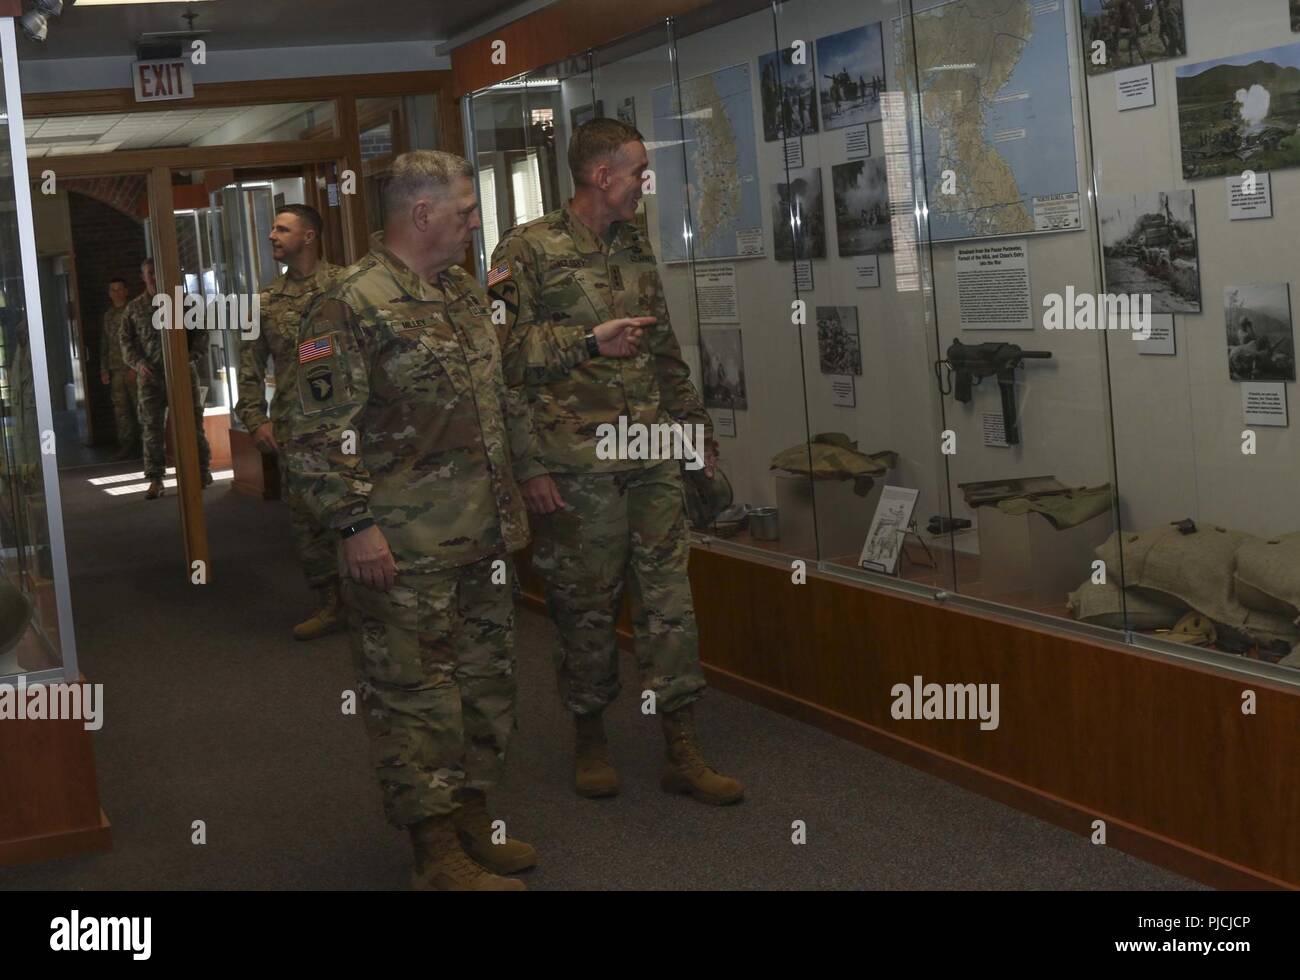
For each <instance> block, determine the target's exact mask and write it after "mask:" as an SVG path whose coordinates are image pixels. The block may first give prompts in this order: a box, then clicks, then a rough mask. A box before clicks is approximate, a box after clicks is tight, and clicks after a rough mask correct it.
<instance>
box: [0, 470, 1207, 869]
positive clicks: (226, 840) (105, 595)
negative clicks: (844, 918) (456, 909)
mask: <svg viewBox="0 0 1300 980" xmlns="http://www.w3.org/2000/svg"><path fill="white" fill-rule="evenodd" d="M114 472H124V473H125V472H130V470H129V469H124V468H123V467H121V466H119V467H117V468H116V469H112V468H98V469H80V470H72V471H68V472H66V473H65V474H64V477H63V489H64V512H65V519H66V525H67V539H68V550H69V561H70V565H71V571H72V597H73V607H74V610H75V614H76V628H77V645H78V649H79V651H80V663H81V667H82V670H83V672H84V673H85V674H86V676H87V677H88V678H89V679H90V680H91V681H94V682H101V683H103V684H104V685H105V724H104V728H103V730H102V731H101V732H100V733H99V734H98V735H97V737H96V740H95V752H96V761H97V767H98V772H99V789H100V796H101V800H102V803H103V807H104V809H105V811H106V812H107V813H108V816H109V819H110V820H111V822H112V824H113V840H114V848H113V851H112V852H110V853H107V854H101V855H94V856H89V857H80V858H70V859H65V860H60V861H52V862H47V863H43V864H38V865H29V866H22V867H16V868H0V888H59V889H117V888H128V889H129V888H200V889H220V888H231V889H281V888H294V889H303V888H318V889H394V888H404V887H405V886H406V881H407V875H408V871H409V867H410V865H409V849H408V844H407V843H406V840H405V838H404V836H403V835H401V834H400V833H398V832H397V831H395V830H393V829H391V828H390V827H389V826H388V825H387V824H386V823H385V822H384V820H383V817H382V813H381V810H380V805H379V795H378V791H377V788H376V786H375V784H374V782H373V777H372V776H371V773H370V770H369V766H368V762H367V747H366V737H365V733H364V731H363V729H362V724H361V721H360V719H359V718H357V717H355V716H345V715H343V714H342V713H341V711H340V703H341V702H340V699H341V697H342V692H343V691H345V690H348V689H350V688H352V687H353V686H354V679H353V675H352V670H351V661H350V657H349V654H348V649H347V638H346V637H345V636H333V637H329V638H328V639H325V640H322V641H317V642H315V643H312V644H297V643H294V642H293V640H292V639H291V638H290V637H289V629H290V627H291V626H292V625H293V624H294V623H295V622H296V621H298V620H299V619H301V618H303V617H304V615H305V613H306V612H307V611H308V609H309V599H310V596H309V594H308V592H307V590H306V587H305V585H304V584H303V582H302V580H301V577H300V574H299V572H298V570H297V567H296V562H295V560H294V557H293V553H292V548H291V544H290V539H289V528H288V515H287V510H286V509H285V508H284V505H283V504H280V503H264V502H261V501H258V500H253V499H250V498H247V497H243V496H240V495H238V494H235V493H234V492H233V491H232V490H231V489H230V485H229V483H228V482H219V483H218V484H217V485H215V486H214V487H212V488H211V489H209V490H208V491H207V493H206V505H207V516H208V527H209V536H210V539H211V542H212V553H213V562H214V568H213V574H212V581H211V583H210V584H209V585H207V586H205V587H201V588H200V587H194V586H191V585H189V584H187V577H186V575H185V571H184V568H183V560H182V551H181V542H180V535H179V528H178V515H177V504H176V497H175V496H174V494H169V495H168V496H167V497H164V498H163V499H162V500H159V501H145V500H144V499H143V498H142V496H141V494H139V493H134V494H128V495H122V496H110V495H108V494H106V493H104V492H103V489H102V488H99V487H95V486H92V485H91V484H90V483H88V482H87V481H88V480H89V479H90V478H91V477H95V476H102V475H106V474H109V473H114ZM554 645H555V639H554V634H553V630H552V627H551V625H550V623H549V622H548V621H547V620H545V619H544V618H542V617H539V616H536V615H534V614H531V613H526V612H525V613H521V615H520V617H519V623H518V659H519V678H520V684H519V689H520V705H519V733H518V736H517V738H516V740H515V742H514V745H513V747H512V756H511V759H510V763H509V769H508V774H507V778H506V781H505V783H504V785H503V786H502V787H500V789H499V790H498V791H497V792H496V794H495V796H494V800H495V804H496V810H497V811H498V815H499V816H501V817H503V818H504V819H505V820H506V821H507V824H508V827H509V831H510V833H511V834H512V835H516V836H518V837H520V838H522V839H525V840H528V841H530V842H532V843H534V844H536V845H537V847H538V849H539V852H540V857H541V863H540V866H539V867H538V868H537V869H536V870H534V871H532V872H529V873H528V874H527V875H526V877H527V880H528V884H529V886H530V887H531V888H535V889H708V888H727V889H767V888H804V889H822V888H837V889H864V888H865V889H895V888H897V889H926V888H929V889H967V888H972V889H1014V888H1025V889H1166V888H1173V889H1180V888H1196V887H1199V886H1198V885H1197V884H1196V883H1194V882H1191V881H1188V880H1187V879H1184V878H1181V877H1178V876H1176V875H1173V874H1170V873H1168V872H1165V871H1163V870H1161V869H1159V868H1155V867H1153V866H1151V865H1148V864H1145V863H1143V862H1141V861H1138V860H1135V859H1134V858H1131V857H1129V856H1127V855H1125V854H1122V853H1120V852H1119V851H1116V850H1113V849H1109V848H1106V847H1097V846H1093V845H1092V844H1090V843H1089V842H1088V841H1086V840H1084V839H1082V838H1080V837H1076V836H1073V835H1071V834H1068V833H1066V832H1065V831H1063V830H1060V829H1058V828H1056V827H1054V826H1052V825H1050V824H1046V823H1043V822H1040V821H1038V820H1036V819H1033V818H1031V817H1028V816H1025V815H1023V814H1021V813H1019V812H1017V811H1015V810H1011V809H1009V808H1007V807H1004V806H1001V805H999V804H996V803H993V802H990V801H988V800H986V799H984V798H983V797H980V796H976V795H974V794H971V793H968V792H966V791H964V790H961V789H957V788H955V787H953V786H951V785H949V784H947V783H944V782H942V781H940V780H938V779H934V778H932V777H930V776H928V775H925V774H922V773H920V772H918V771H916V770H913V769H910V768H908V767H906V766H903V765H901V764H899V763H896V762H893V761H891V760H889V759H886V758H884V757H882V756H879V755H876V754H874V753H871V752H868V751H866V750H864V749H861V748H859V747H857V746H855V745H853V744H851V743H848V742H845V741H842V740H840V739H837V738H834V737H832V736H830V735H828V734H825V733H824V732H821V731H819V730H817V729H814V728H810V727H808V726H805V725H802V724H800V723H798V722H795V721H791V720H790V719H788V718H785V717H783V716H781V715H777V714H773V713H771V712H768V711H766V710H764V709H761V708H758V707H755V706H753V705H751V704H749V703H747V702H744V701H740V700H737V699H735V698H732V697H729V696H726V695H722V694H718V693H713V694H711V695H710V696H709V697H708V698H707V699H706V700H705V702H704V703H703V704H702V705H701V708H700V728H701V731H702V735H703V743H704V746H705V748H706V750H707V753H708V755H709V756H710V758H712V759H716V760H718V763H719V764H720V766H721V767H722V768H724V769H725V770H726V771H728V772H732V773H734V774H736V775H737V776H739V777H741V778H742V779H743V780H744V781H745V783H746V785H747V787H748V796H747V799H746V800H745V802H744V803H742V804H740V805H739V806H734V807H730V808H726V809H715V808H711V807H705V806H702V805H700V804H697V803H695V802H693V801H691V800H689V799H685V798H677V797H669V796H667V795H665V794H664V793H662V792H661V791H660V790H659V788H658V772H659V760H660V743H659V741H658V733H657V731H656V729H655V726H654V723H653V721H652V720H650V719H645V718H643V717H641V715H640V714H639V711H638V701H637V699H636V697H635V690H636V689H637V685H636V684H630V685H629V688H628V689H627V690H625V691H624V693H623V695H622V697H621V698H620V700H619V702H618V704H616V705H615V706H614V707H613V708H611V710H610V712H608V717H607V725H608V728H609V730H610V741H611V747H612V751H613V754H614V758H615V761H616V763H617V765H618V768H619V773H620V776H621V778H622V780H623V784H624V792H623V794H622V796H620V797H618V798H616V799H613V800H604V801H588V800H583V799H580V798H578V797H577V796H576V795H574V793H573V792H572V790H571V789H570V779H571V771H570V756H569V750H570V746H571V734H570V727H569V722H568V719H567V718H566V717H564V716H563V714H562V712H561V711H560V709H559V706H558V704H557V702H556V699H555V680H554V676H553V674H552V672H551V656H552V650H553V648H554ZM623 666H624V671H625V673H624V677H625V678H628V677H630V676H631V674H630V671H629V668H630V667H631V666H632V665H631V662H630V661H628V660H626V659H625V661H624V664H623ZM196 820H202V821H204V822H205V824H206V830H207V843H206V844H205V845H203V846H196V845H194V844H192V843H191V833H192V830H191V825H192V823H193V822H194V821H196ZM795 820H802V821H804V822H805V824H806V826H807V843H806V844H803V845H795V844H792V843H791V824H792V822H793V821H795Z"/></svg>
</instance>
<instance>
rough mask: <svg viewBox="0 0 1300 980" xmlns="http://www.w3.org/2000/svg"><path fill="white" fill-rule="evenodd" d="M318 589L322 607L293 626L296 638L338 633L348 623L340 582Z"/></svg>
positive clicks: (312, 637) (313, 638)
mask: <svg viewBox="0 0 1300 980" xmlns="http://www.w3.org/2000/svg"><path fill="white" fill-rule="evenodd" d="M318 591H319V592H320V601H321V607H320V609H318V610H316V612H315V613H313V614H312V617H311V619H309V620H307V621H306V622H305V623H299V624H298V625H297V626H295V627H294V628H293V638H294V639H295V640H316V639H319V638H320V637H322V636H329V635H330V634H331V633H337V632H338V631H339V630H341V629H344V628H345V627H346V626H347V625H348V617H347V613H346V612H344V610H343V599H342V598H341V597H340V596H339V586H338V583H337V582H334V583H332V584H330V585H327V586H325V587H324V588H322V589H320V590H318Z"/></svg>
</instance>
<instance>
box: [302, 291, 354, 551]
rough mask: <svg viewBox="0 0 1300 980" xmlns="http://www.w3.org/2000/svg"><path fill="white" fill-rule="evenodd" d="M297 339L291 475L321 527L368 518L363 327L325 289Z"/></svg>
mask: <svg viewBox="0 0 1300 980" xmlns="http://www.w3.org/2000/svg"><path fill="white" fill-rule="evenodd" d="M298 340H299V347H298V370H297V375H298V400H299V403H300V407H301V411H300V413H299V414H298V416H297V418H296V419H295V422H294V430H293V432H292V434H291V437H290V438H289V439H288V440H287V446H288V453H289V463H290V465H289V467H288V469H289V472H290V474H291V476H290V479H292V480H295V481H297V488H298V489H300V490H301V492H302V495H303V498H304V499H305V500H306V501H307V505H308V507H309V508H310V509H311V511H312V513H313V515H314V516H315V518H316V519H317V520H318V521H319V522H320V523H321V525H323V526H324V527H328V528H333V529H335V530H338V529H341V528H344V527H347V526H349V525H353V524H357V523H359V522H363V521H369V520H373V516H372V515H371V513H370V491H371V486H372V484H371V479H370V473H369V472H368V471H367V470H366V466H365V462H364V460H363V459H362V453H361V439H362V433H361V430H360V421H361V415H362V413H363V412H364V410H365V406H366V401H367V399H368V398H369V397H370V359H371V351H369V350H368V349H367V346H368V345H367V337H366V334H365V333H364V331H363V329H362V326H361V324H360V323H359V322H358V319H357V316H356V314H355V313H354V312H353V310H352V309H351V307H350V306H348V304H347V303H345V302H344V301H343V300H341V299H338V298H334V297H329V298H325V299H323V300H321V301H320V302H318V303H317V304H315V306H314V307H313V308H312V312H311V314H310V315H309V317H308V319H307V320H305V322H304V323H303V328H302V331H301V333H300V334H299V337H298Z"/></svg>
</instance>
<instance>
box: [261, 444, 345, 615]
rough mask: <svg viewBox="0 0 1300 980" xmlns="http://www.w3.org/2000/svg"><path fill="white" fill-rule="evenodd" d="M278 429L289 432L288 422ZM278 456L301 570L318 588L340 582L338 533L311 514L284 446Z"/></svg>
mask: <svg viewBox="0 0 1300 980" xmlns="http://www.w3.org/2000/svg"><path fill="white" fill-rule="evenodd" d="M275 431H277V432H281V433H284V432H287V431H288V423H287V422H282V423H280V424H279V425H277V426H276V427H275ZM276 459H277V461H278V462H279V464H280V487H281V488H282V489H283V491H284V496H285V499H286V501H287V502H288V504H289V521H290V525H291V527H292V529H293V546H294V547H295V548H296V549H297V550H298V560H299V561H301V562H302V571H303V574H304V575H305V576H306V577H307V587H308V588H311V589H319V588H323V587H324V586H327V585H337V584H338V581H339V554H338V540H339V536H338V535H337V534H336V533H334V532H333V531H331V530H330V529H329V528H326V527H322V526H321V525H320V523H319V522H318V521H317V520H316V518H315V517H313V516H312V512H311V507H310V506H309V505H308V503H307V499H306V497H305V496H304V495H303V491H302V488H301V486H300V484H299V482H298V481H297V480H292V479H290V478H289V461H288V459H287V458H286V454H285V452H284V449H283V447H282V448H281V450H280V452H279V453H278V454H277V455H276Z"/></svg>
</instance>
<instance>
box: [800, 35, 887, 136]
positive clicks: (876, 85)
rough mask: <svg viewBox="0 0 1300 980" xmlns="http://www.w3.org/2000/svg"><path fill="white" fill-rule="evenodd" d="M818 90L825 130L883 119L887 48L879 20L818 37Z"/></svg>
mask: <svg viewBox="0 0 1300 980" xmlns="http://www.w3.org/2000/svg"><path fill="white" fill-rule="evenodd" d="M817 90H818V93H819V95H820V101H821V110H822V127H823V128H824V129H843V128H844V127H845V126H857V125H860V124H861V123H865V122H875V121H876V120H878V119H879V118H880V93H881V92H883V91H884V90H885V49H884V46H883V44H882V43H881V31H880V24H879V23H875V24H867V25H866V26H865V27H855V28H853V29H852V30H849V31H842V32H841V33H839V34H830V35H827V36H826V37H819V38H818V39H817Z"/></svg>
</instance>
